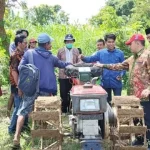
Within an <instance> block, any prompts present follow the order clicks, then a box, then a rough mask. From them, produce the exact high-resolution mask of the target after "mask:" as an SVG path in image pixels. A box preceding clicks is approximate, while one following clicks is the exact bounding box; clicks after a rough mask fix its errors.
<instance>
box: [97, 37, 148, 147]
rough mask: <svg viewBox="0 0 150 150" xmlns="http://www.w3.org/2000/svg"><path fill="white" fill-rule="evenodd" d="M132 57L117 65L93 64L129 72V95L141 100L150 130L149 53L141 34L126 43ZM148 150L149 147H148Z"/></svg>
mask: <svg viewBox="0 0 150 150" xmlns="http://www.w3.org/2000/svg"><path fill="white" fill-rule="evenodd" d="M126 45H129V47H130V49H131V52H132V53H133V55H132V56H131V57H129V58H128V59H126V60H125V61H124V62H122V63H118V64H95V65H96V66H98V67H103V68H107V69H111V70H129V87H130V89H129V91H128V92H129V93H128V94H129V95H135V96H136V97H138V98H140V99H141V105H142V106H143V108H144V113H145V116H144V117H145V124H146V125H147V128H148V130H149V129H150V101H149V95H150V51H148V50H146V49H145V39H144V37H143V35H141V34H135V35H133V36H132V37H131V38H130V40H128V41H127V42H126ZM147 140H148V141H149V140H150V132H149V131H148V132H147ZM148 147H149V148H150V145H149V146H148Z"/></svg>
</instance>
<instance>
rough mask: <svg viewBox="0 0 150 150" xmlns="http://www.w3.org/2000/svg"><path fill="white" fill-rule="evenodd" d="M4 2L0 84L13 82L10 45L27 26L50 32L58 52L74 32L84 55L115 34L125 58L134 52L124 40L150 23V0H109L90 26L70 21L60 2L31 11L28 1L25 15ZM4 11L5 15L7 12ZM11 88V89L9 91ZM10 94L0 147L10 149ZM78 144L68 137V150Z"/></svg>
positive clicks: (2, 102)
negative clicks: (8, 108) (65, 39)
mask: <svg viewBox="0 0 150 150" xmlns="http://www.w3.org/2000/svg"><path fill="white" fill-rule="evenodd" d="M8 1H9V0H8ZM8 1H7V2H8ZM10 1H11V0H10ZM93 2H94V1H93ZM4 4H5V0H0V5H1V7H2V6H3V7H2V8H3V9H0V84H2V85H6V86H8V84H9V78H8V77H9V55H8V46H9V43H10V42H12V41H13V39H14V35H15V31H16V30H17V29H20V28H25V29H27V30H28V31H29V33H30V35H29V38H30V37H35V38H37V36H38V35H39V33H41V32H45V33H48V34H49V35H50V36H52V37H53V38H54V42H53V48H52V52H53V53H54V54H55V55H56V54H57V50H58V49H59V48H60V47H62V46H63V45H64V43H63V39H64V36H65V34H67V33H72V34H73V35H74V37H75V39H76V42H75V47H80V48H81V49H82V51H83V54H84V55H91V54H92V53H93V52H94V51H95V50H96V47H95V44H96V40H97V39H99V38H103V37H104V35H105V34H106V33H115V34H116V35H117V43H116V45H117V47H119V48H120V49H121V50H123V51H124V53H125V57H126V58H128V57H129V56H130V55H131V52H130V50H129V49H128V47H126V46H125V44H124V42H125V41H126V40H127V39H128V38H129V37H130V36H131V35H132V34H133V33H137V32H140V33H143V34H145V33H144V30H145V28H146V27H148V26H150V5H149V4H150V0H124V1H120V0H113V1H112V0H107V3H106V6H105V7H104V8H102V9H101V10H100V11H99V13H98V14H97V15H95V16H93V17H92V18H90V20H89V23H88V24H86V25H80V24H74V25H72V24H69V16H68V14H66V13H65V12H64V11H63V10H62V8H61V6H59V5H55V6H47V5H41V6H39V7H34V8H32V9H31V10H32V11H30V12H29V10H28V8H27V7H26V4H25V3H21V8H22V10H23V12H24V16H23V17H22V18H21V17H20V16H19V14H17V15H15V14H14V12H13V9H12V8H13V6H12V5H10V4H9V5H8V3H7V7H6V8H5V7H4V6H5V5H4ZM4 8H5V9H4ZM4 10H5V15H4V14H3V13H4ZM39 11H40V12H42V13H39ZM3 15H4V17H3ZM4 27H5V30H4ZM5 31H6V34H7V35H6V34H5ZM123 83H124V89H126V85H127V84H126V83H127V75H126V76H125V77H124V79H123ZM8 91H9V89H8V88H7V89H6V92H8ZM8 94H9V93H7V94H6V95H4V96H3V97H1V98H0V150H9V148H8V147H10V145H11V144H12V137H9V135H8V134H7V126H8V120H7V119H6V104H7V101H8ZM123 94H126V91H123ZM23 136H24V138H22V145H23V147H24V149H25V150H30V149H31V148H30V145H31V143H30V140H31V139H30V136H29V135H28V134H24V135H23ZM26 140H27V141H26ZM26 142H27V143H26ZM68 142H69V144H68ZM70 143H72V144H70ZM76 145H77V146H78V144H76V142H74V141H73V142H72V140H70V139H66V140H65V142H64V150H70V149H71V150H77V149H78V148H77V147H76ZM73 148H74V149H73Z"/></svg>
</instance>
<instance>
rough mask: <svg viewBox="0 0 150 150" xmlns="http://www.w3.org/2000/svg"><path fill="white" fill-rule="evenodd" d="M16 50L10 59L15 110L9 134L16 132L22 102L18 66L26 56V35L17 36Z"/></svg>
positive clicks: (15, 41)
mask: <svg viewBox="0 0 150 150" xmlns="http://www.w3.org/2000/svg"><path fill="white" fill-rule="evenodd" d="M14 43H15V46H16V50H15V51H14V52H13V53H12V55H11V57H10V83H11V92H12V93H13V94H14V110H13V114H12V117H11V123H10V126H9V127H8V132H9V134H14V133H15V130H16V124H17V117H18V116H17V111H18V109H19V106H20V102H21V97H20V96H21V95H20V94H21V93H20V90H19V89H18V76H19V72H18V66H19V63H20V61H21V58H22V56H23V54H24V49H25V47H26V44H27V40H26V36H24V35H21V34H20V35H17V36H16V37H15V40H14Z"/></svg>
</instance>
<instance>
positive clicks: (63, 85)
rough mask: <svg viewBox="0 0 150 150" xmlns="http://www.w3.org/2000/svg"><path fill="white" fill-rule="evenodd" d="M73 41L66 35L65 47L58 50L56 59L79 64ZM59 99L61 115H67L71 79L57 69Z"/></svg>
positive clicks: (70, 35) (71, 36)
mask: <svg viewBox="0 0 150 150" xmlns="http://www.w3.org/2000/svg"><path fill="white" fill-rule="evenodd" d="M74 42H75V39H74V38H73V35H72V34H67V35H66V36H65V39H64V43H65V47H63V48H61V49H59V50H58V54H57V57H58V58H59V59H60V60H62V61H65V62H70V63H72V64H75V63H78V62H79V58H78V56H79V51H78V49H76V48H74V47H73V44H74ZM59 85H60V97H61V99H62V113H67V112H68V111H69V106H70V94H69V92H70V90H71V88H72V79H70V78H68V77H67V76H66V75H65V73H64V69H59Z"/></svg>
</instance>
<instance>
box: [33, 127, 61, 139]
mask: <svg viewBox="0 0 150 150" xmlns="http://www.w3.org/2000/svg"><path fill="white" fill-rule="evenodd" d="M31 136H32V138H36V137H43V138H56V139H58V140H59V139H62V135H61V134H60V132H59V130H47V129H39V130H32V131H31Z"/></svg>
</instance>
